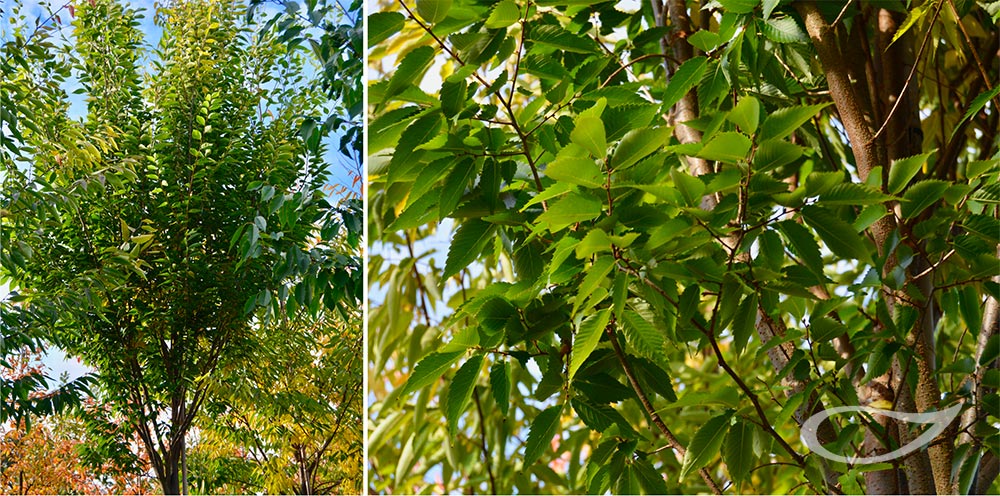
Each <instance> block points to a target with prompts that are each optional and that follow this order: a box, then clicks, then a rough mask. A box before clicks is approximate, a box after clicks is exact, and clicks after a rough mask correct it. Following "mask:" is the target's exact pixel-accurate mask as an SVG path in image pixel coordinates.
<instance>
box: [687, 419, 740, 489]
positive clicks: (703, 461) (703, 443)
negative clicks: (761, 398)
mask: <svg viewBox="0 0 1000 496" xmlns="http://www.w3.org/2000/svg"><path fill="white" fill-rule="evenodd" d="M732 416H733V412H732V410H727V411H726V412H725V413H723V414H722V415H718V416H716V417H712V418H711V419H709V420H708V422H705V425H703V426H701V428H700V429H698V432H696V433H695V435H694V437H692V438H691V441H690V442H689V443H688V445H687V452H685V453H684V461H683V462H682V464H681V472H680V476H679V477H678V480H680V481H683V480H684V477H686V476H687V474H689V473H691V472H692V471H695V470H698V469H700V468H702V467H704V466H705V465H708V462H710V461H712V459H713V458H715V456H716V455H718V454H719V451H720V448H721V447H722V440H723V439H725V436H726V432H727V429H726V424H728V423H729V418H730V417H732Z"/></svg>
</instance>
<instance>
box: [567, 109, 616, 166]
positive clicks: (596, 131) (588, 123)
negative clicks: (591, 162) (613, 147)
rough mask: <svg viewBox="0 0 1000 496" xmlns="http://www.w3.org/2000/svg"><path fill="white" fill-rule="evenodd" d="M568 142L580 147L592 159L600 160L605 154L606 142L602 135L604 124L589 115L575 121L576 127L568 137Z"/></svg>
mask: <svg viewBox="0 0 1000 496" xmlns="http://www.w3.org/2000/svg"><path fill="white" fill-rule="evenodd" d="M569 139H570V141H572V142H573V143H576V144H577V145H580V146H582V147H583V148H584V149H585V150H587V151H588V152H590V154H591V155H592V156H594V157H597V158H601V157H604V155H605V154H606V153H607V150H608V142H607V137H606V136H605V134H604V122H603V121H601V119H600V118H598V117H593V116H589V115H585V116H580V117H578V118H577V119H576V127H574V128H573V132H571V133H570V135H569Z"/></svg>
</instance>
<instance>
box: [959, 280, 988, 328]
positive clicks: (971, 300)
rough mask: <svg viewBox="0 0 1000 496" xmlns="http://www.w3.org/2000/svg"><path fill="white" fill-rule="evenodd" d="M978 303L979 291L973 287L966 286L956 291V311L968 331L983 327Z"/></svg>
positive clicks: (979, 298) (979, 299)
mask: <svg viewBox="0 0 1000 496" xmlns="http://www.w3.org/2000/svg"><path fill="white" fill-rule="evenodd" d="M980 301H981V297H980V296H979V291H976V288H975V287H974V286H971V285H966V286H964V287H962V289H960V290H959V291H958V310H959V313H961V314H962V320H964V321H965V325H966V327H968V328H969V329H980V328H981V326H982V325H983V314H982V312H981V311H980V307H979V305H980Z"/></svg>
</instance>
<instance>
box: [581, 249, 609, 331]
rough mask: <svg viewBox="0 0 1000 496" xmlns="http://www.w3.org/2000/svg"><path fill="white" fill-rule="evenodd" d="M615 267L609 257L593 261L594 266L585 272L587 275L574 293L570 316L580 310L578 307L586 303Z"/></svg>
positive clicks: (605, 256)
mask: <svg viewBox="0 0 1000 496" xmlns="http://www.w3.org/2000/svg"><path fill="white" fill-rule="evenodd" d="M614 266H615V259H614V258H612V257H611V256H610V255H604V256H602V257H600V258H598V259H597V260H595V261H594V264H593V265H592V266H591V267H590V270H588V271H587V275H586V276H584V278H583V281H582V282H581V283H580V287H579V288H578V289H577V292H576V302H575V303H573V312H572V315H573V316H576V312H577V311H579V310H580V306H581V305H583V304H584V303H586V301H587V299H588V298H590V296H591V295H592V294H594V291H595V290H597V288H598V287H599V286H600V285H601V283H602V282H604V278H606V277H607V276H608V274H610V273H611V269H613V268H614Z"/></svg>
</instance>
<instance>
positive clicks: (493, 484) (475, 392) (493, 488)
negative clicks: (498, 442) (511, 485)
mask: <svg viewBox="0 0 1000 496" xmlns="http://www.w3.org/2000/svg"><path fill="white" fill-rule="evenodd" d="M472 399H474V400H476V411H477V412H479V434H480V436H481V437H480V447H481V448H482V450H483V463H485V464H486V473H487V474H488V475H489V476H490V493H491V494H497V481H496V478H494V477H493V464H491V463H490V451H489V449H487V447H486V424H485V422H486V417H485V416H483V406H482V404H481V403H480V402H479V386H473V388H472Z"/></svg>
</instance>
